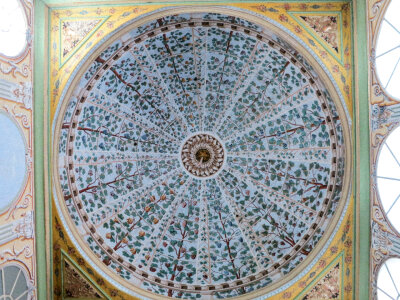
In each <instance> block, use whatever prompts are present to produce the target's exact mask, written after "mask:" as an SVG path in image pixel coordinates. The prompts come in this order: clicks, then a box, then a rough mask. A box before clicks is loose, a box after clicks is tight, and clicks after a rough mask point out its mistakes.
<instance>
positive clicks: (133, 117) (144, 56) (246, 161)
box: [58, 14, 345, 298]
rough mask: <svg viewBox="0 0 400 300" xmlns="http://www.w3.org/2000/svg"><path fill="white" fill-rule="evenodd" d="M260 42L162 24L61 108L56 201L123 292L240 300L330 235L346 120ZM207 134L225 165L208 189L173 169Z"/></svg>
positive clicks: (296, 68)
mask: <svg viewBox="0 0 400 300" xmlns="http://www.w3.org/2000/svg"><path fill="white" fill-rule="evenodd" d="M232 22H234V25H232ZM177 23H179V26H176V24H177ZM171 24H173V25H171ZM192 24H193V25H192ZM160 27H162V28H161V30H157V29H159V28H160ZM260 31H261V28H259V27H258V26H257V25H254V24H250V23H248V22H246V21H243V20H239V19H235V18H232V17H229V16H224V15H217V14H200V15H199V14H195V15H178V16H172V17H166V18H164V19H159V20H157V21H156V22H151V23H149V24H146V25H144V26H142V27H139V28H137V29H134V30H132V31H131V32H129V33H128V34H127V35H126V36H125V37H123V38H122V39H124V40H128V41H130V42H129V43H126V42H125V43H124V44H123V43H122V42H121V40H117V41H116V42H114V44H112V45H111V46H110V47H109V48H107V49H106V50H105V51H104V52H103V53H102V54H101V55H99V57H98V58H97V59H96V60H95V61H94V62H93V63H92V65H91V66H90V67H89V69H88V70H87V72H86V73H85V75H84V76H83V78H82V80H81V81H80V83H79V84H78V87H77V88H76V90H75V92H74V94H73V96H72V97H71V98H70V99H69V104H68V107H67V109H66V111H65V113H64V116H63V118H64V121H63V124H62V126H61V137H60V140H59V143H58V146H59V166H60V169H59V178H60V181H59V184H60V186H61V189H62V191H63V201H65V203H66V206H67V208H68V210H69V217H70V218H71V219H72V220H73V222H74V223H75V225H76V227H77V228H78V230H82V229H83V228H84V226H85V227H86V226H87V228H90V232H91V233H89V234H87V235H84V236H83V237H82V238H83V239H84V240H85V242H86V243H87V245H88V246H89V247H90V248H91V250H92V251H93V252H94V253H95V254H96V255H97V256H98V257H99V259H100V260H101V261H102V262H103V264H104V265H105V266H107V267H108V268H109V269H111V270H113V271H114V272H115V273H116V274H118V275H119V276H120V277H122V278H123V279H125V280H127V281H128V282H130V283H132V284H134V285H137V286H140V287H142V288H144V289H147V290H150V291H152V292H155V293H158V294H163V295H168V296H174V297H180V298H182V297H183V298H198V297H201V295H202V294H210V295H212V296H213V297H215V298H226V297H231V296H237V295H240V294H243V293H247V292H250V291H252V290H256V289H258V288H260V287H263V286H267V285H269V284H270V283H272V282H276V281H278V280H279V279H282V277H283V275H284V274H287V273H288V272H290V271H292V270H293V269H295V268H296V266H297V265H298V264H299V263H300V262H301V261H302V260H304V258H305V257H307V256H308V255H309V254H310V252H311V251H312V250H313V248H314V247H315V245H316V244H317V243H318V241H319V240H320V238H321V237H322V235H323V234H324V231H325V229H326V226H327V225H328V224H329V221H330V220H331V218H332V216H333V214H334V211H335V209H336V207H337V205H338V201H339V199H340V197H341V184H342V176H343V167H344V163H345V162H344V159H343V137H342V127H341V120H340V119H339V117H338V114H337V112H336V109H335V106H334V104H333V101H332V100H331V98H330V95H329V94H328V93H327V92H326V91H325V90H323V89H321V86H322V84H321V83H320V82H319V79H318V78H315V77H314V76H311V75H310V74H312V72H313V70H312V68H311V67H310V66H309V65H308V64H303V61H305V60H304V58H303V57H302V56H301V55H300V54H298V52H297V51H295V50H294V49H292V48H291V47H290V45H287V44H285V46H284V47H283V46H281V40H280V39H274V38H271V37H265V36H263V35H262V34H261V33H259V32H260ZM250 32H252V33H253V34H249V33H250ZM315 80H317V81H318V84H316V82H315ZM204 131H205V132H212V133H213V134H214V135H216V136H218V137H219V139H221V141H222V142H223V144H224V147H225V149H226V151H227V160H226V162H225V163H224V166H223V168H222V171H221V172H220V173H219V174H218V176H217V177H215V178H207V179H199V178H196V177H193V176H190V174H187V173H186V172H184V170H183V167H182V164H181V162H180V161H179V156H180V145H181V143H182V142H183V141H184V140H186V138H187V136H189V135H191V134H194V133H196V132H204ZM82 232H83V231H82ZM265 270H267V272H268V273H266V272H265ZM137 276H140V277H141V279H142V281H140V282H139V283H138V281H137V280H136V277H137Z"/></svg>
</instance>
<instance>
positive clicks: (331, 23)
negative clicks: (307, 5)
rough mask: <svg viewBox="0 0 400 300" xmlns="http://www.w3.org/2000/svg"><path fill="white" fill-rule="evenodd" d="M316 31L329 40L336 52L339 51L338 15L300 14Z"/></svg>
mask: <svg viewBox="0 0 400 300" xmlns="http://www.w3.org/2000/svg"><path fill="white" fill-rule="evenodd" d="M300 18H302V19H303V20H304V21H305V22H306V23H307V24H308V25H309V26H310V27H311V28H312V29H314V31H315V32H316V33H317V34H318V35H319V36H320V37H321V38H322V39H323V40H324V41H325V42H327V43H328V44H329V45H330V46H331V47H332V48H333V49H334V50H335V51H336V52H339V47H338V39H339V31H338V18H337V16H325V15H321V16H310V15H306V16H300Z"/></svg>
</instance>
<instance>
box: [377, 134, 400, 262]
mask: <svg viewBox="0 0 400 300" xmlns="http://www.w3.org/2000/svg"><path fill="white" fill-rule="evenodd" d="M376 175H377V178H376V181H377V186H378V192H379V198H380V200H381V203H382V206H383V209H384V211H385V213H387V216H388V219H389V221H390V222H391V223H392V225H393V226H394V228H396V230H397V231H399V232H400V218H399V217H398V216H400V127H397V128H396V129H395V130H394V131H393V132H392V133H390V135H389V136H388V137H387V139H386V140H385V143H383V144H382V147H381V150H380V153H379V157H378V165H377V172H376ZM399 267H400V266H399Z"/></svg>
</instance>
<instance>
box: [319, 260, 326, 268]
mask: <svg viewBox="0 0 400 300" xmlns="http://www.w3.org/2000/svg"><path fill="white" fill-rule="evenodd" d="M325 266H326V260H325V259H321V260H320V261H319V264H318V267H319V268H325Z"/></svg>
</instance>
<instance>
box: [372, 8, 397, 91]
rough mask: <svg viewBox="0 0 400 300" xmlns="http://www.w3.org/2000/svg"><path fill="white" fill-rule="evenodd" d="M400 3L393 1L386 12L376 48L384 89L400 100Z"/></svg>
mask: <svg viewBox="0 0 400 300" xmlns="http://www.w3.org/2000/svg"><path fill="white" fill-rule="evenodd" d="M399 11H400V1H399V0H392V1H391V3H390V4H389V7H388V8H387V10H386V13H385V16H384V19H383V22H382V25H381V28H380V32H379V37H378V41H377V43H376V45H375V48H376V61H375V62H376V71H377V75H378V78H379V80H380V82H381V84H382V88H383V89H385V90H386V92H387V93H388V94H389V95H391V96H392V97H395V98H400V85H399V84H398V82H399V81H400V18H399V14H398V13H399Z"/></svg>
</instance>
